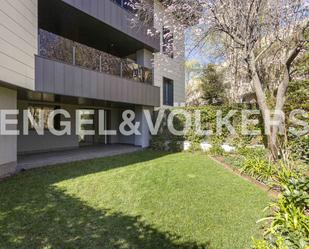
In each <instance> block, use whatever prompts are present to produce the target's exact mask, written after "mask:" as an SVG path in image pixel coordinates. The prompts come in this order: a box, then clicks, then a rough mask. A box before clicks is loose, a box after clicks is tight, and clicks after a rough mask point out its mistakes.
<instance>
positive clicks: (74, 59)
mask: <svg viewBox="0 0 309 249" xmlns="http://www.w3.org/2000/svg"><path fill="white" fill-rule="evenodd" d="M75 64H76V47H75V46H73V65H74V66H75Z"/></svg>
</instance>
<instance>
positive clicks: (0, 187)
mask: <svg viewBox="0 0 309 249" xmlns="http://www.w3.org/2000/svg"><path fill="white" fill-rule="evenodd" d="M141 155H143V156H144V157H141ZM165 155H166V154H165ZM160 156H164V154H162V153H148V152H146V154H145V153H144V154H139V153H136V154H134V155H130V156H124V157H122V159H119V160H115V158H106V159H99V160H93V161H89V162H83V163H75V164H71V165H70V164H69V165H63V166H62V167H61V166H56V167H51V168H46V169H40V170H34V171H32V172H26V173H25V174H22V175H19V176H17V177H15V178H12V179H9V180H8V181H5V182H2V183H0V200H1V201H0V248H10V249H13V248H72V249H73V248H91V249H94V248H104V249H105V248H106V249H113V248H127V249H176V248H178V249H193V248H194V249H195V248H204V249H206V248H210V246H209V244H207V245H198V244H196V243H195V242H190V241H189V242H184V243H181V244H179V243H177V242H175V241H176V240H181V238H180V237H178V236H177V235H174V234H169V233H166V232H161V231H159V230H157V229H155V228H153V227H152V226H150V225H148V224H146V223H145V222H144V221H143V220H142V218H141V217H138V216H136V217H132V216H128V215H125V214H122V213H111V212H109V210H96V209H94V208H92V207H90V206H89V205H87V204H86V203H84V202H83V201H81V200H80V199H78V198H75V197H72V196H69V195H67V194H66V193H65V192H64V191H62V190H60V189H58V188H57V187H56V186H54V185H53V183H57V182H59V181H62V180H64V179H70V178H74V177H77V176H81V175H86V174H90V173H95V172H99V171H106V170H110V169H113V168H119V167H125V166H129V165H132V164H134V163H138V162H143V161H146V160H152V159H155V158H157V157H160ZM138 158H139V159H138Z"/></svg>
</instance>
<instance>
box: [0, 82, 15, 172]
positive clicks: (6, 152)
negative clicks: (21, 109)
mask: <svg viewBox="0 0 309 249" xmlns="http://www.w3.org/2000/svg"><path fill="white" fill-rule="evenodd" d="M16 104H17V93H16V91H14V90H10V89H7V88H3V87H0V110H6V109H16ZM8 118H10V117H8ZM1 122H3V120H1V117H0V123H1ZM11 128H14V127H11ZM16 144H17V136H11V135H0V178H1V177H3V176H7V175H10V174H12V173H14V172H15V169H16V161H17V155H16V149H17V145H16Z"/></svg>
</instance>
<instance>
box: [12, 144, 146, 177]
mask: <svg viewBox="0 0 309 249" xmlns="http://www.w3.org/2000/svg"><path fill="white" fill-rule="evenodd" d="M139 150H142V148H141V147H136V146H133V145H120V144H117V145H97V146H90V147H81V148H78V149H73V150H65V151H57V152H46V153H38V154H31V155H22V156H19V157H18V163H17V170H18V171H19V170H22V169H25V170H28V169H32V168H39V167H44V166H50V165H56V164H61V163H69V162H76V161H83V160H89V159H94V158H101V157H108V156H115V155H120V154H127V153H133V152H136V151H139Z"/></svg>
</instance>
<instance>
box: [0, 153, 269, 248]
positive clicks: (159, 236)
mask: <svg viewBox="0 0 309 249" xmlns="http://www.w3.org/2000/svg"><path fill="white" fill-rule="evenodd" d="M268 201H269V198H268V196H267V194H266V193H265V192H263V191H262V190H260V189H258V188H257V187H255V186H254V185H252V184H250V183H249V182H246V181H245V180H243V179H242V178H240V177H238V176H235V175H234V174H232V173H231V172H229V171H227V170H225V169H224V168H223V167H221V166H219V165H217V164H216V163H215V162H213V161H212V160H210V159H208V158H207V156H206V155H202V154H187V153H179V154H166V153H162V152H154V151H143V152H138V153H134V154H130V155H124V156H117V157H110V158H103V159H98V160H92V161H86V162H78V163H71V164H65V165H59V166H54V167H48V168H42V169H38V170H32V171H28V172H24V173H21V174H19V175H17V176H15V177H13V178H11V179H8V180H6V181H4V182H0V248H3V249H4V248H9V249H13V248H66V249H67V248H72V249H73V248H74V249H75V248H91V249H95V248H100V249H102V248H103V249H113V248H121V249H123V248H128V249H133V248H134V249H173V248H181V249H189V248H192V249H193V248H205V249H206V248H209V249H217V248H218V249H219V248H220V249H224V248H226V249H231V248H233V249H237V248H248V247H249V245H250V243H251V236H255V235H257V234H258V231H259V230H258V225H257V224H256V223H255V222H256V220H258V219H259V218H261V217H262V216H263V215H262V210H263V208H264V207H265V206H266V205H267V203H268Z"/></svg>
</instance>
